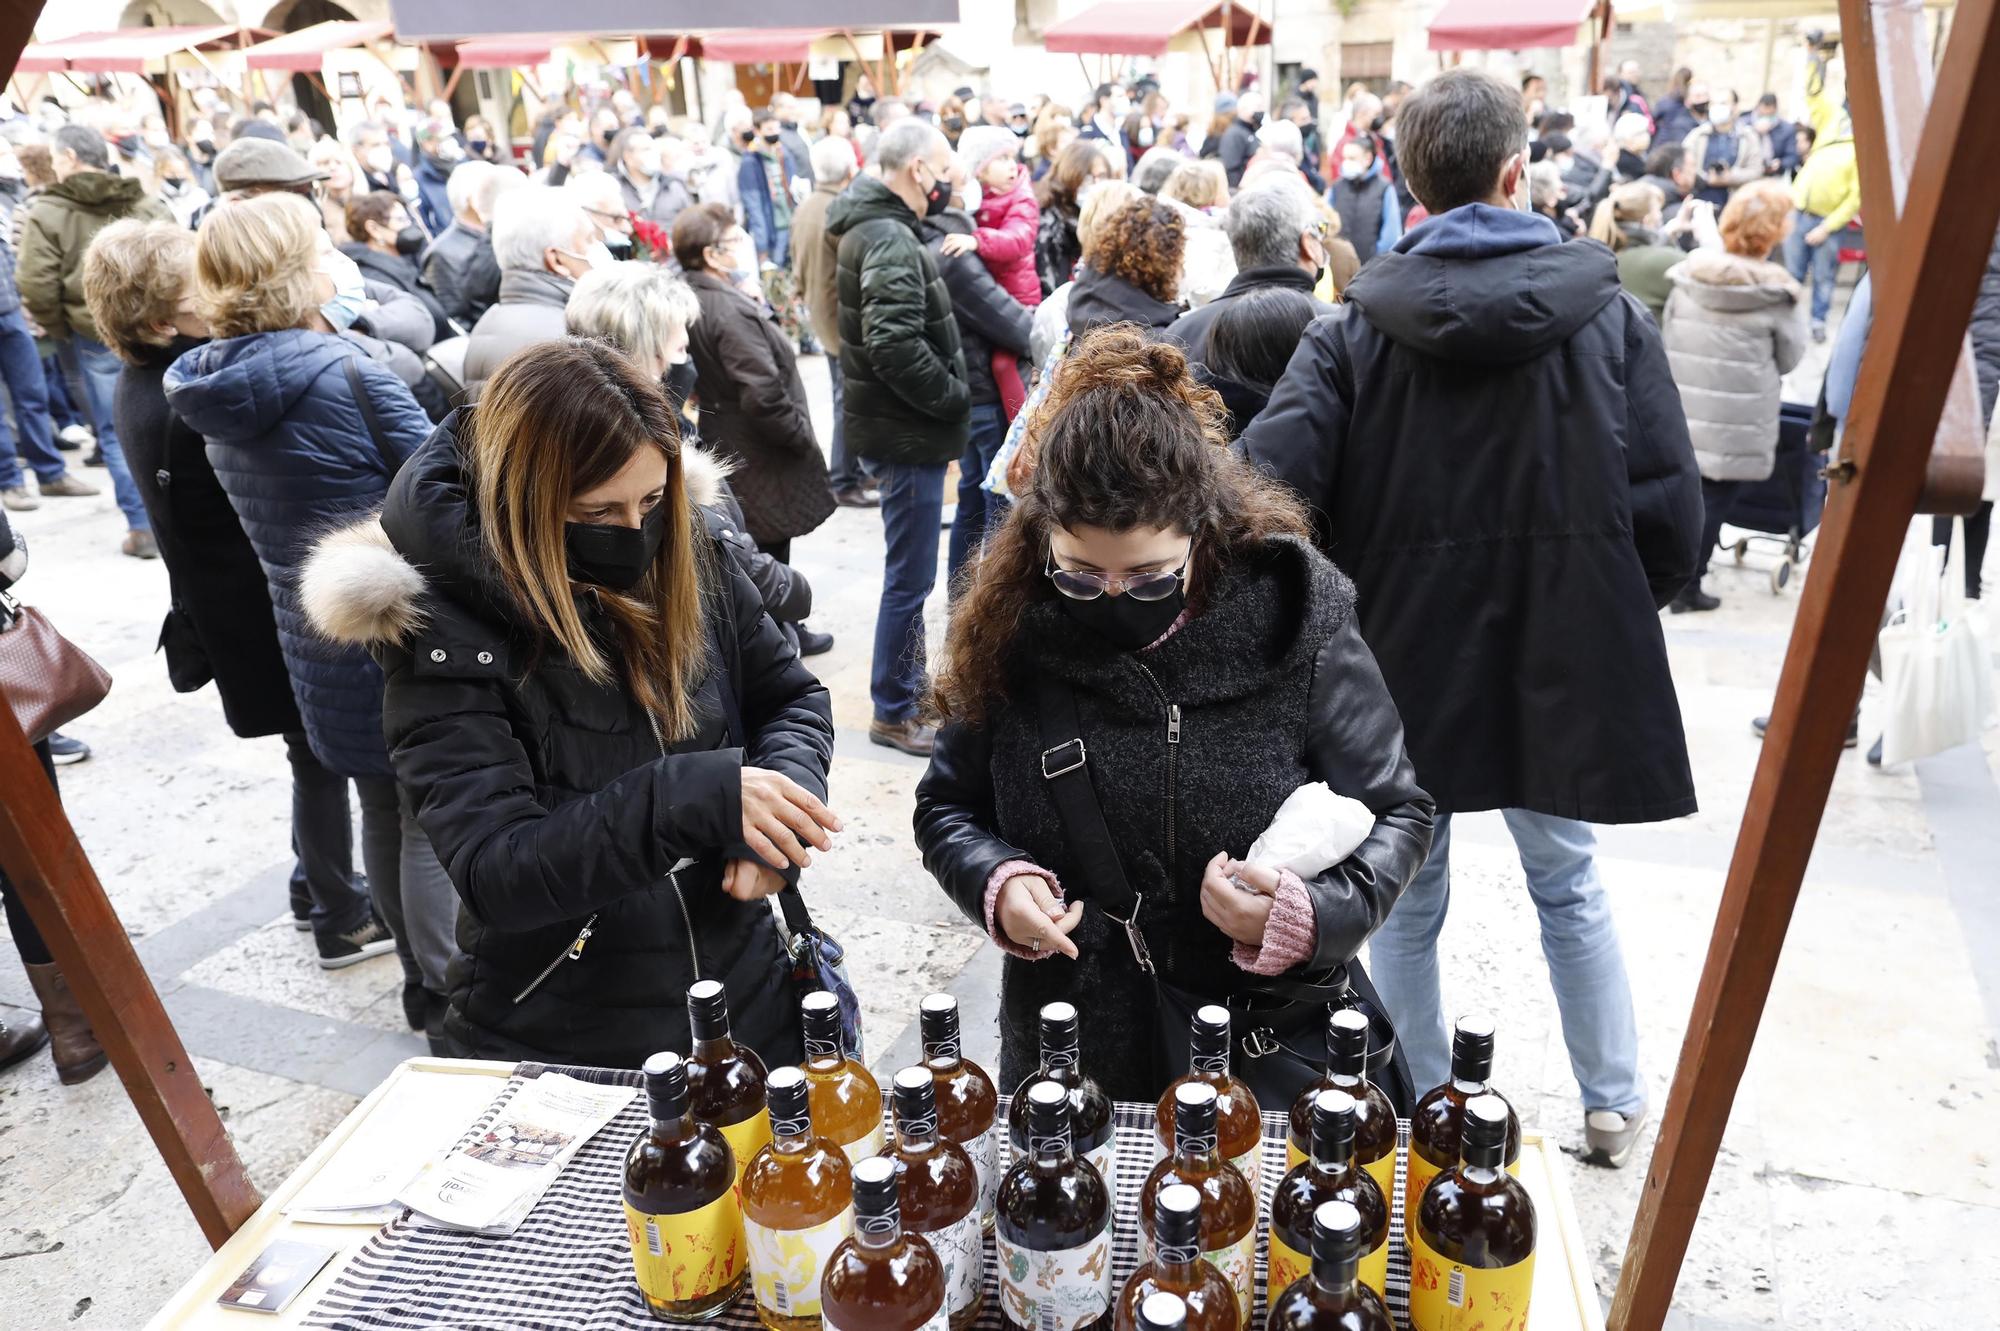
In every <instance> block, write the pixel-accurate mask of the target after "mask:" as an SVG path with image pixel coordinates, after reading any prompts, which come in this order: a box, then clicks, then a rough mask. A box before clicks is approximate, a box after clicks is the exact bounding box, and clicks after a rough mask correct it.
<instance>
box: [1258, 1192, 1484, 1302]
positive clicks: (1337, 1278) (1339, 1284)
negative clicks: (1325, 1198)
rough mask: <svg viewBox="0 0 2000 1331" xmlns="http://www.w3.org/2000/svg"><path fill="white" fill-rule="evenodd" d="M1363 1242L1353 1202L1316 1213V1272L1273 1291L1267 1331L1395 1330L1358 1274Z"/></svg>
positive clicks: (1377, 1297)
mask: <svg viewBox="0 0 2000 1331" xmlns="http://www.w3.org/2000/svg"><path fill="white" fill-rule="evenodd" d="M1362 1242H1363V1240H1362V1237H1361V1214H1360V1212H1358V1211H1356V1210H1355V1209H1354V1207H1353V1205H1352V1204H1351V1203H1348V1202H1327V1203H1325V1204H1324V1205H1322V1206H1321V1207H1320V1208H1319V1210H1318V1211H1316V1212H1314V1213H1313V1239H1312V1245H1313V1259H1312V1270H1311V1271H1310V1272H1308V1273H1307V1274H1306V1275H1304V1276H1302V1277H1301V1278H1299V1279H1298V1280H1295V1281H1293V1282H1292V1284H1291V1287H1290V1288H1289V1289H1286V1290H1285V1291H1283V1292H1282V1293H1273V1294H1272V1295H1271V1314H1270V1317H1269V1319H1268V1320H1267V1321H1266V1322H1265V1324H1264V1325H1265V1331H1395V1323H1394V1322H1392V1321H1390V1320H1389V1307H1388V1305H1387V1304H1385V1303H1383V1302H1382V1298H1381V1296H1380V1295H1378V1294H1377V1293H1376V1292H1375V1291H1374V1290H1372V1289H1370V1288H1368V1286H1366V1285H1364V1284H1362V1283H1361V1282H1360V1280H1358V1279H1356V1277H1355V1271H1356V1267H1357V1266H1358V1265H1359V1264H1360V1261H1361V1244H1362ZM1493 1331H1499V1327H1498V1324H1495V1327H1494V1328H1493ZM1515 1331H1523V1328H1522V1327H1520V1326H1518V1325H1517V1326H1516V1327H1515Z"/></svg>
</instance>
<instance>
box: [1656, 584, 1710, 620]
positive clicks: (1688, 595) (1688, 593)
mask: <svg viewBox="0 0 2000 1331" xmlns="http://www.w3.org/2000/svg"><path fill="white" fill-rule="evenodd" d="M1721 604H1722V598H1721V597H1719V596H1710V595H1709V594H1708V593H1707V592H1705V591H1703V590H1702V589H1701V583H1700V581H1699V580H1697V581H1694V582H1690V583H1689V584H1688V585H1687V586H1685V587H1683V588H1682V589H1681V593H1680V595H1678V596H1676V597H1675V598H1674V599H1673V600H1671V601H1669V602H1667V609H1669V610H1671V611H1673V613H1675V614H1677V615H1684V614H1687V613H1688V612H1690V611H1702V610H1713V609H1715V608H1716V607H1717V606H1719V605H1721Z"/></svg>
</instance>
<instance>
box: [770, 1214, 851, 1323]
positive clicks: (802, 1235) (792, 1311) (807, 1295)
mask: <svg viewBox="0 0 2000 1331" xmlns="http://www.w3.org/2000/svg"><path fill="white" fill-rule="evenodd" d="M743 1232H744V1235H745V1237H746V1238H748V1240H749V1244H750V1283H751V1286H752V1287H753V1288H754V1289H755V1290H756V1292H757V1306H758V1307H760V1308H763V1309H765V1310H766V1311H768V1312H773V1313H776V1314H777V1315H778V1316H780V1317H817V1316H819V1281H820V1276H821V1275H822V1274H823V1273H824V1272H825V1271H826V1263H827V1259H828V1258H830V1257H832V1256H833V1250H834V1249H835V1248H838V1247H839V1246H840V1241H841V1240H842V1239H844V1238H846V1237H847V1236H848V1235H849V1234H852V1233H853V1232H854V1208H853V1207H851V1206H850V1207H848V1208H847V1209H846V1210H844V1211H842V1212H841V1213H840V1214H839V1215H837V1216H835V1217H834V1218H833V1219H831V1220H828V1221H826V1222H824V1223H823V1224H818V1225H814V1226H813V1227H812V1228H810V1229H768V1228H766V1227H765V1226H763V1225H760V1224H758V1223H757V1222H756V1221H754V1220H745V1221H744V1223H743Z"/></svg>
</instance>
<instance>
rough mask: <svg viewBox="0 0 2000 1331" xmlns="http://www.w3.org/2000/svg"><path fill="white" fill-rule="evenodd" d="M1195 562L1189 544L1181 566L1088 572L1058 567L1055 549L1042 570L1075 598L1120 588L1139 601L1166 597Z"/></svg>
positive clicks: (1093, 596) (1089, 598)
mask: <svg viewBox="0 0 2000 1331" xmlns="http://www.w3.org/2000/svg"><path fill="white" fill-rule="evenodd" d="M1193 562H1194V546H1193V545H1192V544H1190V545H1189V546H1188V552H1187V556H1186V558H1184V559H1182V560H1181V564H1180V567H1179V568H1173V569H1160V570H1158V571H1156V572H1152V573H1132V574H1128V575H1126V576H1125V577H1122V578H1108V577H1106V576H1104V574H1102V573H1085V572H1083V571H1081V570H1080V569H1073V568H1057V567H1056V562H1055V555H1054V553H1053V552H1051V553H1050V555H1049V557H1048V563H1047V565H1046V567H1044V568H1043V570H1042V572H1043V573H1044V574H1045V575H1046V576H1047V577H1048V580H1049V581H1050V582H1052V583H1054V584H1055V586H1056V590H1057V591H1059V592H1061V593H1062V594H1063V595H1064V596H1067V597H1068V598H1069V599H1070V600H1072V601H1095V600H1096V599H1097V598H1098V597H1100V596H1103V595H1104V594H1105V593H1106V592H1111V591H1116V592H1117V593H1118V594H1119V595H1121V596H1129V597H1131V598H1132V599H1133V600H1135V601H1164V600H1166V599H1167V598H1168V597H1169V596H1172V595H1173V594H1174V588H1175V587H1177V586H1179V585H1180V582H1181V579H1182V578H1184V577H1186V576H1187V570H1188V565H1189V564H1191V563H1193Z"/></svg>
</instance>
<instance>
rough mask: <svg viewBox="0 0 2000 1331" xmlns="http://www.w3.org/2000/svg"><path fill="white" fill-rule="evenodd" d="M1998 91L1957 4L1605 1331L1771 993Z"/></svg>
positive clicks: (1664, 1241) (1996, 161)
mask: <svg viewBox="0 0 2000 1331" xmlns="http://www.w3.org/2000/svg"><path fill="white" fill-rule="evenodd" d="M1864 4H1865V0H1846V3H1845V4H1844V5H1843V8H1842V12H1843V16H1844V17H1846V18H1847V21H1846V22H1844V23H1843V25H1842V26H1843V31H1844V33H1845V34H1846V36H1847V37H1848V39H1849V40H1852V39H1853V37H1854V36H1855V35H1856V32H1857V27H1858V24H1857V23H1855V22H1854V21H1853V18H1852V17H1850V16H1854V15H1856V12H1857V11H1858V10H1860V9H1861V8H1862V7H1863V5H1864ZM1864 21H1865V20H1864ZM1996 80H2000V3H1997V2H1996V0H1961V3H1960V4H1959V7H1958V14H1957V18H1956V21H1955V22H1954V24H1953V31H1952V35H1951V39H1950V42H1949V44H1948V45H1947V47H1946V50H1945V52H1944V59H1943V62H1942V63H1941V65H1940V66H1939V70H1938V80H1937V90H1936V93H1935V95H1934V96H1933V98H1932V100H1931V105H1930V110H1929V114H1928V117H1927V118H1926V120H1925V122H1924V129H1923V137H1922V140H1921V142H1920V143H1919V144H1918V148H1917V155H1916V163H1915V166H1914V168H1913V170H1912V171H1911V174H1910V183H1909V191H1908V194H1907V196H1906V200H1905V205H1904V209H1903V215H1902V218H1901V221H1900V222H1899V223H1898V224H1897V227H1896V232H1897V249H1898V250H1899V251H1900V253H1901V254H1903V255H1905V256H1911V257H1910V261H1908V262H1901V261H1899V262H1897V263H1896V264H1894V265H1893V266H1892V267H1891V268H1890V269H1889V270H1888V271H1887V272H1884V271H1882V270H1880V269H1878V270H1877V272H1876V287H1875V322H1874V329H1873V332H1872V334H1871V336H1870V338H1869V342H1868V350H1867V354H1866V355H1865V357H1864V358H1863V360H1862V364H1861V377H1860V380H1859V382H1858V384H1857V386H1856V389H1855V394H1854V402H1853V407H1852V409H1851V410H1850V412H1849V414H1848V417H1847V422H1846V436H1845V437H1846V440H1847V446H1848V450H1849V453H1850V455H1851V456H1852V457H1853V459H1854V461H1855V464H1856V471H1855V474H1854V476H1853V477H1852V479H1851V480H1848V481H1846V482H1836V483H1835V484H1834V485H1833V487H1832V490H1831V493H1830V494H1829V495H1828V498H1827V507H1826V517H1825V520H1824V522H1823V524H1822V525H1821V527H1820V534H1819V539H1818V542H1817V544H1816V545H1815V547H1814V550H1813V561H1812V567H1811V569H1810V570H1809V572H1808V573H1807V576H1806V582H1805V587H1804V589H1803V590H1802V592H1801V595H1800V600H1799V610H1798V616H1797V619H1796V621H1795V622H1794V624H1793V628H1792V639H1791V645H1790V647H1789V648H1788V649H1787V651H1786V653H1785V664H1784V669H1783V672H1782V673H1781V674H1780V676H1779V679H1778V695H1777V699H1776V701H1775V703H1774V705H1773V706H1772V708H1771V722H1770V727H1769V729H1768V730H1767V731H1766V732H1765V736H1764V747H1763V752H1762V754H1761V756H1760V757H1759V759H1758V763H1757V773H1756V777H1755V779H1754V780H1753V782H1752V784H1751V787H1750V797H1749V800H1748V803H1747V805H1746V807H1745V809H1744V813H1743V824H1742V829H1741V831H1740V832H1739V833H1738V836H1737V841H1736V851H1735V854H1734V856H1733V857H1732V858H1731V860H1730V865H1729V875H1728V878H1727V880H1726V882H1725V884H1724V886H1723V894H1722V902H1721V905H1720V906H1719V907H1718V909H1717V911H1716V919H1715V930H1714V933H1713V936H1712V937H1711V938H1710V941H1709V949H1708V959H1707V961H1706V963H1705V964H1704V966H1703V968H1702V976H1701V983H1700V986H1699V987H1698V988H1697V990H1696V992H1695V999H1694V1009H1693V1012H1692V1014H1691V1015H1690V1017H1689V1020H1688V1031H1687V1037H1686V1040H1685V1042H1684V1043H1683V1044H1682V1046H1681V1056H1680V1063H1679V1066H1678V1067H1677V1068H1676V1069H1675V1072H1674V1083H1673V1089H1672V1090H1671V1092H1670V1093H1669V1095H1668V1099H1667V1106H1666V1112H1665V1114H1664V1115H1663V1116H1662V1118H1661V1121H1660V1138H1659V1143H1658V1145H1657V1146H1656V1147H1655V1148H1654V1152H1653V1160H1652V1167H1651V1170H1650V1172H1649V1173H1648V1175H1647V1179H1646V1190H1645V1192H1644V1194H1643V1195H1642V1197H1641V1198H1640V1204H1639V1213H1638V1215H1637V1217H1636V1218H1635V1219H1634V1220H1633V1223H1632V1238H1631V1243H1630V1245H1629V1247H1628V1248H1627V1249H1626V1254H1625V1263H1624V1266H1623V1269H1621V1270H1620V1272H1619V1278H1618V1290H1617V1294H1616V1296H1615V1297H1614V1299H1613V1301H1612V1305H1611V1316H1610V1320H1609V1326H1610V1328H1611V1331H1657V1329H1658V1328H1659V1327H1660V1326H1661V1325H1662V1323H1663V1322H1664V1321H1665V1319H1666V1315H1667V1311H1668V1308H1669V1305H1670V1303H1671V1300H1672V1298H1673V1292H1674V1284H1675V1281H1676V1280H1677V1279H1678V1277H1679V1274H1680V1268H1681V1262H1682V1260H1683V1259H1684V1258H1685V1257H1686V1255H1687V1246H1688V1238H1689V1236H1690V1234H1691V1233H1692V1232H1693V1229H1694V1223H1695V1218H1696V1215H1697V1213H1698V1212H1699V1210H1700V1207H1701V1200H1702V1194H1703V1193H1704V1191H1706V1189H1707V1186H1708V1181H1709V1175H1710V1172H1711V1171H1712V1170H1713V1168H1714V1165H1715V1156H1716V1151H1717V1150H1718V1149H1719V1148H1720V1146H1721V1142H1722V1132H1723V1127H1724V1125H1725V1124H1726V1123H1727V1122H1728V1119H1729V1110H1730V1106H1731V1104H1732V1103H1733V1102H1734V1100H1735V1097H1736V1088H1737V1085H1738V1083H1739V1082H1740V1081H1741V1079H1742V1076H1743V1068H1744V1064H1745V1062H1746V1061H1747V1060H1748V1058H1749V1056H1750V1046H1751V1043H1752V1041H1753V1040H1754V1039H1755V1038H1756V1034H1757V1027H1758V1023H1759V1022H1760V1020H1761V1019H1762V1017H1763V1013H1764V1004H1765V1001H1766V999H1767V998H1768V997H1769V995H1770V989H1771V977H1772V974H1773V972H1774V971H1775V970H1776V968H1777V964H1778V956H1779V952H1780V951H1781V949H1782V948H1783V946H1784V941H1785V931H1786V930H1787V928H1788V927H1789V926H1790V924H1791V918H1792V908H1793V906H1794V905H1795V903H1796V902H1797V900H1798V892H1799V884H1800V882H1801V881H1802V880H1803V879H1804V876H1805V871H1806V863H1807V861H1808V859H1809V858H1810V857H1811V855H1812V847H1813V840H1814V838H1815V836H1816V835H1817V834H1818V830H1819V822H1820V818H1821V815H1822V813H1823V811H1824V809H1825V807H1826V797H1827V791H1828V789H1829V788H1830V787H1831V785H1832V782H1833V774H1834V768H1835V765H1836V764H1837V762H1838V761H1839V758H1840V753H1841V742H1842V739H1843V737H1844V734H1845V732H1846V729H1847V723H1848V719H1849V718H1850V717H1851V716H1852V714H1853V709H1854V703H1855V699H1856V698H1857V697H1858V696H1859V694H1860V692H1861V680H1862V673H1863V671H1864V670H1866V668H1867V664H1868V655H1869V651H1870V648H1871V647H1872V646H1873V644H1874V640H1875V634H1876V631H1877V629H1878V628H1879V626H1880V622H1881V614H1882V607H1883V605H1884V604H1885V603H1886V601H1887V599H1888V595H1889V584H1890V581H1891V579H1892V577H1893V574H1894V571H1895V567H1896V556H1897V553H1898V551H1899V549H1900V548H1901V546H1902V542H1903V537H1904V533H1905V532H1906V530H1907V529H1908V527H1909V524H1910V518H1911V516H1912V515H1913V514H1914V513H1915V511H1916V507H1917V497H1918V493H1919V491H1920V490H1921V489H1922V487H1923V481H1924V468H1925V464H1926V461H1927V460H1928V458H1929V456H1930V444H1931V438H1932V435H1933V433H1934V431H1935V430H1936V427H1937V422H1938V417H1939V414H1940V412H1941V410H1942V408H1943V406H1944V401H1945V394H1946V391H1947V389H1948V388H1949V386H1950V384H1951V379H1952V376H1953V374H1954V372H1955V368H1956V365H1957V349H1958V346H1959V343H1960V341H1961V340H1962V339H1963V337H1964V335H1965V328H1966V324H1967V322H1968V320H1969V318H1970V315H1971V311H1972V301H1973V296H1974V294H1975V292H1976V291H1977V288H1978V285H1979V275H1980V273H1981V272H1983V271H1984V269H1985V266H1986V259H1987V255H1988V253H1989V252H1990V251H1991V249H1992V247H1993V234H1994V230H1995V227H1996V226H2000V190H1995V189H1993V188H1991V183H1992V182H1993V181H1994V180H1995V179H2000V135H1996V134H1994V133H1992V132H1991V114H1992V112H1991V107H1990V105H1988V103H1987V101H1986V100H1985V98H1984V97H1983V95H1979V94H1978V90H1979V89H1981V88H1990V87H1992V86H1993V84H1994V82H1995V81H1996ZM1915 256H1921V259H1920V260H1918V259H1916V258H1915ZM1892 404H1893V405H1892ZM1889 1126H1890V1125H1889V1124H1886V1123H1885V1124H1884V1125H1883V1127H1884V1129H1885V1130H1886V1129H1887V1128H1888V1127H1889Z"/></svg>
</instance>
